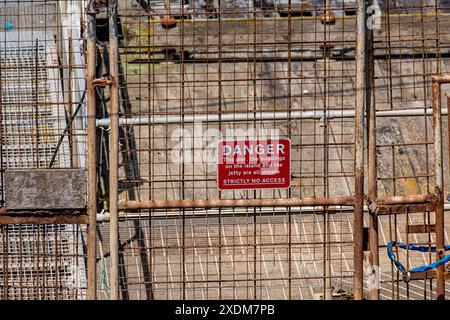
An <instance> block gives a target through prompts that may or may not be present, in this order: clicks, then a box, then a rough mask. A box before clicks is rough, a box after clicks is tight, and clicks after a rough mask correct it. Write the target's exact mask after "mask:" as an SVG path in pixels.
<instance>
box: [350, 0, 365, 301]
mask: <svg viewBox="0 0 450 320" xmlns="http://www.w3.org/2000/svg"><path fill="white" fill-rule="evenodd" d="M366 17H367V3H366V0H361V1H358V8H357V34H356V105H355V213H354V226H353V227H354V255H353V259H354V262H353V263H354V268H355V275H354V299H355V300H362V297H363V281H364V278H363V277H364V269H363V268H364V262H363V260H364V252H363V228H364V113H365V106H366V93H367V92H366V87H365V83H366V67H367V59H366V58H367V47H366V40H367V34H366V31H367V28H366Z"/></svg>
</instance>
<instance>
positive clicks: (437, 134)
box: [432, 76, 450, 300]
mask: <svg viewBox="0 0 450 320" xmlns="http://www.w3.org/2000/svg"><path fill="white" fill-rule="evenodd" d="M442 83H450V76H434V77H433V80H432V94H433V141H434V178H435V189H436V191H435V192H436V195H437V197H438V202H437V203H436V209H435V214H436V223H435V231H436V260H440V259H442V258H443V257H444V246H445V233H444V179H443V169H442V158H443V157H442V155H443V153H442V110H441V98H442V96H441V84H442ZM444 272H445V269H444V265H442V266H440V267H439V268H437V269H436V295H437V299H438V300H443V299H445V274H444Z"/></svg>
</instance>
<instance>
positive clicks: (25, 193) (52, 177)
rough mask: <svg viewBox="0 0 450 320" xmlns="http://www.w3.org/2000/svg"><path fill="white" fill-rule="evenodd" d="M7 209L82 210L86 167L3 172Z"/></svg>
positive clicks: (84, 198) (84, 202)
mask: <svg viewBox="0 0 450 320" xmlns="http://www.w3.org/2000/svg"><path fill="white" fill-rule="evenodd" d="M4 180H5V198H6V199H5V200H6V208H7V209H10V210H27V209H33V210H34V209H40V210H44V209H46V210H56V209H81V208H84V207H85V206H86V181H87V180H86V170H84V169H25V170H6V171H5V176H4Z"/></svg>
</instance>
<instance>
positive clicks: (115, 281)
mask: <svg viewBox="0 0 450 320" xmlns="http://www.w3.org/2000/svg"><path fill="white" fill-rule="evenodd" d="M108 15H109V49H110V80H111V81H110V83H111V86H110V113H109V117H110V121H111V126H110V129H111V130H110V133H109V208H110V225H109V226H110V252H111V267H110V285H111V300H118V299H119V298H120V294H119V219H118V217H119V216H118V201H119V190H118V189H119V87H118V86H119V82H118V81H119V41H118V30H117V27H118V24H117V22H118V21H117V0H110V1H109V2H108Z"/></svg>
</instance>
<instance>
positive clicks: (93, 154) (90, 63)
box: [86, 1, 97, 300]
mask: <svg viewBox="0 0 450 320" xmlns="http://www.w3.org/2000/svg"><path fill="white" fill-rule="evenodd" d="M95 23H96V22H95V1H91V2H90V4H89V7H88V10H87V33H86V34H87V37H86V50H87V54H86V64H87V70H86V80H87V89H86V90H87V159H88V170H87V177H88V183H87V189H88V194H87V213H88V217H89V218H88V219H89V224H88V235H87V248H88V249H87V270H88V271H87V278H88V279H87V280H88V284H87V285H88V299H89V300H95V299H96V298H97V286H96V283H97V281H96V280H97V279H96V263H97V261H96V258H97V257H96V243H95V241H96V220H97V143H96V142H97V128H96V124H95V120H96V95H95V87H94V80H95V76H96V56H97V55H96V40H95V33H96V25H95Z"/></svg>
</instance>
